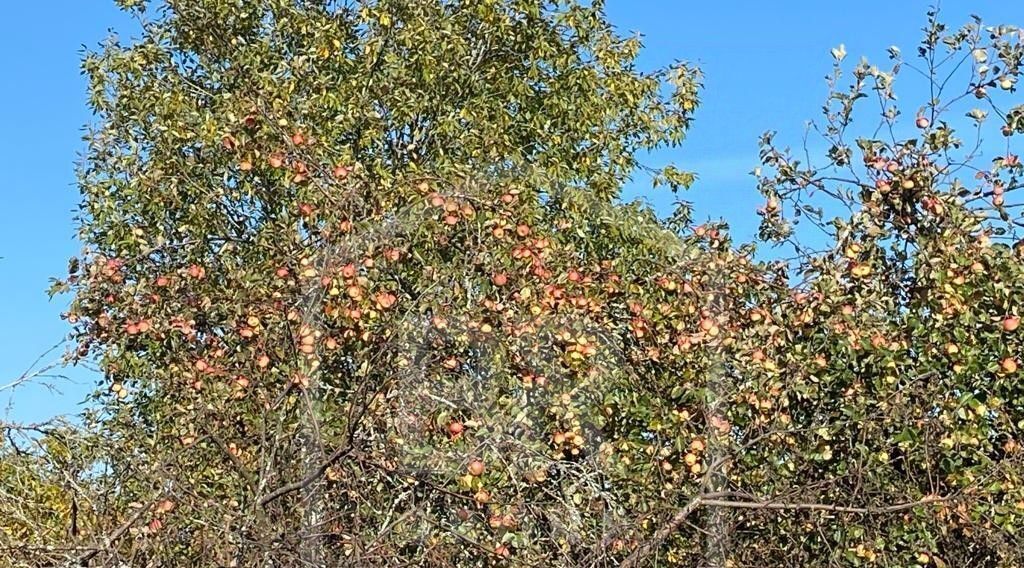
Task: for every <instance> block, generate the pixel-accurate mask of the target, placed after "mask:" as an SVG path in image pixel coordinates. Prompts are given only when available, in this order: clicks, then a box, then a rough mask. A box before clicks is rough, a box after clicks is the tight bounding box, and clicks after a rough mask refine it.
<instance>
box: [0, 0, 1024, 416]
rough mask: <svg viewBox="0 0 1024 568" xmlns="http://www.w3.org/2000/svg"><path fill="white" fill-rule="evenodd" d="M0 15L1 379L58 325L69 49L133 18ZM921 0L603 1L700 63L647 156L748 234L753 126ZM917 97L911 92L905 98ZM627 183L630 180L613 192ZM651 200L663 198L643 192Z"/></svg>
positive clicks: (796, 110)
mask: <svg viewBox="0 0 1024 568" xmlns="http://www.w3.org/2000/svg"><path fill="white" fill-rule="evenodd" d="M5 4H6V5H5V6H4V18H2V20H0V69H2V70H3V80H2V81H0V87H2V88H0V124H2V125H3V126H2V132H3V136H0V172H2V173H0V176H2V177H0V191H2V193H0V195H2V196H3V201H2V202H0V203H2V205H0V386H2V385H4V384H6V383H7V381H8V379H9V378H13V377H15V376H17V375H19V374H20V373H21V372H22V371H23V370H24V368H25V367H26V366H28V365H29V364H30V363H31V362H32V361H33V360H34V359H35V357H36V356H37V355H38V354H39V353H41V352H42V351H44V350H45V349H46V348H48V347H49V346H51V345H53V344H54V343H56V342H57V341H58V340H59V339H60V338H61V337H62V336H63V335H64V334H65V333H66V331H67V328H66V326H65V324H64V323H63V322H62V321H61V320H60V319H59V317H58V316H59V313H60V312H61V311H62V310H63V309H64V307H65V305H66V300H55V301H53V302H50V301H49V300H48V299H47V297H46V294H45V292H44V291H45V289H46V287H47V281H48V279H49V278H50V277H51V276H54V275H61V274H62V273H63V271H64V270H65V267H66V262H67V258H68V257H69V256H71V255H73V254H75V253H76V252H77V250H78V245H77V244H76V243H75V242H74V234H73V225H72V216H73V210H74V207H75V205H76V203H77V201H78V196H77V192H76V189H75V186H74V161H75V160H76V158H77V152H78V150H79V149H81V148H82V142H81V132H82V130H81V126H82V125H83V124H85V123H86V122H87V121H88V120H89V114H88V112H87V110H86V107H85V83H84V80H83V78H82V77H81V75H80V74H79V66H78V63H79V57H80V51H81V48H82V46H83V45H85V46H95V45H96V44H97V43H98V42H99V41H100V40H101V39H102V38H104V37H105V36H106V35H107V34H108V32H109V30H111V29H113V30H115V31H117V32H118V33H119V34H120V35H121V36H122V37H130V36H131V35H132V34H133V33H134V32H135V30H136V26H135V25H134V23H133V22H132V21H130V20H129V19H128V18H126V17H125V16H124V15H123V14H122V13H120V12H118V11H117V9H116V8H115V7H114V5H113V2H112V0H55V1H52V2H29V1H25V0H10V1H9V2H6V3H5ZM1014 4H1016V2H1014V1H1012V0H958V1H950V0H947V1H945V2H943V3H942V12H943V14H944V17H943V19H944V20H945V21H946V22H947V23H949V24H950V25H953V26H958V25H960V24H962V23H963V22H965V21H966V19H967V17H968V15H969V14H971V13H977V14H979V15H981V16H982V17H984V18H985V20H986V21H987V22H990V23H1009V24H1024V14H1022V13H1021V12H1020V10H1019V8H1016V9H1015V8H1014V7H1013V6H1014ZM929 5H930V2H928V1H925V0H898V1H893V0H862V1H860V2H823V1H821V0H786V1H780V2H756V1H753V0H720V1H719V2H697V1H693V0H608V11H609V16H610V17H611V20H612V21H613V22H614V23H615V24H616V25H617V26H618V27H619V28H620V30H621V31H622V32H623V33H628V32H640V33H641V34H643V36H644V38H645V45H646V49H645V51H644V53H643V56H642V60H641V63H642V65H643V66H644V67H645V68H654V67H657V66H661V65H664V64H667V63H670V62H672V61H674V60H677V59H682V60H687V61H691V62H695V63H698V64H700V66H701V67H702V68H703V70H704V72H705V74H706V90H705V92H704V93H703V99H704V104H703V107H702V108H701V109H700V111H699V113H698V115H697V120H696V123H695V125H694V128H693V130H692V131H691V133H690V137H689V139H688V140H687V142H686V143H685V144H684V145H683V147H682V148H680V149H678V150H674V151H673V152H671V153H662V154H660V155H658V156H656V157H655V159H656V160H665V159H672V160H673V161H675V162H676V163H678V164H679V165H681V166H683V167H684V168H686V169H690V170H695V171H697V172H698V174H699V175H700V181H699V183H698V185H697V187H696V188H695V189H694V190H693V191H691V192H690V193H689V194H688V195H687V196H686V198H687V199H690V200H692V201H694V202H695V204H696V206H697V209H696V210H697V215H698V217H700V218H704V217H713V218H720V217H724V218H725V219H727V220H729V221H730V222H731V223H732V224H733V228H734V233H735V234H736V235H737V236H738V237H739V238H740V239H743V238H749V237H750V236H751V235H752V234H753V231H754V228H755V224H756V216H755V215H754V209H755V208H756V207H757V205H758V203H759V201H760V198H759V196H758V194H757V192H756V191H755V190H754V184H753V183H752V181H751V179H750V178H749V177H748V176H747V175H746V173H747V172H749V171H750V170H751V169H753V167H755V166H756V165H757V138H758V136H759V135H760V134H761V133H762V132H764V131H765V130H769V129H774V130H779V131H780V132H781V133H782V134H783V137H782V139H784V140H788V141H794V142H795V141H797V140H798V139H799V136H800V134H801V133H802V128H803V123H804V121H805V120H806V119H808V118H814V117H816V114H817V113H818V110H819V108H820V106H821V103H822V101H823V97H824V95H825V92H826V88H825V83H824V81H823V77H824V75H825V74H826V73H828V72H829V70H830V65H831V58H830V56H829V49H830V48H832V47H834V46H836V45H838V44H839V43H844V44H845V45H846V48H847V51H848V52H849V54H850V59H852V60H854V61H856V59H857V58H858V57H859V56H861V55H867V56H868V57H869V58H871V59H874V60H876V61H879V62H880V63H881V62H883V61H884V56H885V49H886V48H887V47H888V46H889V45H898V46H900V47H902V48H903V49H904V52H905V53H907V54H908V56H909V55H910V53H911V52H912V49H913V47H914V46H915V45H916V43H917V42H918V41H919V38H920V31H919V30H920V28H921V26H922V25H923V24H924V13H925V10H926V8H927V7H928V6H929ZM909 103H910V104H911V105H914V106H916V105H918V104H920V101H909ZM627 193H628V194H630V195H635V194H636V193H637V190H636V189H633V190H631V191H630V192H627ZM648 200H649V201H651V202H652V203H654V204H655V205H656V206H658V207H659V208H661V209H662V210H664V208H665V206H666V204H668V203H670V201H671V199H670V198H668V196H666V195H651V196H648ZM71 375H72V376H73V377H74V378H77V379H78V380H79V381H80V383H79V384H78V385H77V386H68V385H64V387H63V391H64V394H63V395H53V394H50V393H48V392H47V391H45V390H42V389H27V390H24V391H20V392H18V393H17V394H16V397H15V400H14V405H13V410H11V411H10V413H9V414H8V410H7V406H8V397H7V396H6V395H4V394H3V393H0V420H3V419H5V418H7V417H10V418H18V419H26V420H36V419H40V418H44V417H48V416H52V415H54V414H56V413H66V412H73V411H74V410H75V409H76V408H77V404H78V403H79V402H80V401H81V400H82V399H83V398H84V396H85V393H86V392H88V390H90V389H91V388H92V386H93V384H94V382H93V381H94V380H95V378H94V377H91V376H90V375H89V374H88V373H86V372H82V371H72V372H71Z"/></svg>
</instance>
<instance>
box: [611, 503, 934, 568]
mask: <svg viewBox="0 0 1024 568" xmlns="http://www.w3.org/2000/svg"><path fill="white" fill-rule="evenodd" d="M721 495H722V494H719V493H708V494H705V495H700V496H697V497H694V498H693V499H691V500H690V502H689V503H687V504H686V506H685V507H683V508H682V509H680V510H679V511H678V512H677V513H676V514H675V515H673V516H672V518H671V519H669V522H668V523H666V524H665V526H663V527H661V528H660V529H658V531H657V532H655V533H654V536H652V537H651V538H650V539H649V540H647V541H646V542H644V543H643V544H641V545H640V546H638V547H637V549H636V550H634V551H633V553H632V554H630V555H629V556H628V557H627V558H626V559H625V560H624V561H623V562H622V564H621V565H620V566H621V568H635V567H636V566H638V565H639V563H640V562H641V561H642V560H643V559H644V558H647V557H648V556H650V554H651V553H652V552H654V551H655V550H657V549H658V548H659V547H660V546H661V544H662V543H663V542H665V540H666V539H668V537H670V536H672V534H673V533H674V532H676V531H677V530H678V529H679V527H680V526H682V524H683V523H684V522H686V519H687V518H688V517H689V516H690V515H691V514H692V513H693V512H694V511H696V510H697V509H699V508H701V507H710V508H715V507H718V508H726V509H760V510H775V511H826V512H832V513H848V514H857V515H881V514H889V513H898V512H901V511H906V510H908V509H914V508H916V507H920V506H923V505H930V504H933V503H941V502H944V501H946V500H947V499H948V497H942V496H938V495H930V496H927V497H924V498H921V499H918V500H916V501H908V502H905V503H896V504H893V505H884V506H878V507H876V506H866V507H854V506H849V505H837V504H830V503H784V502H778V501H732V500H727V499H718V498H716V497H718V496H721Z"/></svg>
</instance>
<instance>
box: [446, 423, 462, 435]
mask: <svg viewBox="0 0 1024 568" xmlns="http://www.w3.org/2000/svg"><path fill="white" fill-rule="evenodd" d="M464 430H465V426H463V425H462V422H459V421H458V420H455V421H453V422H452V423H451V424H449V425H448V433H449V434H451V435H452V437H453V438H454V437H455V436H458V435H459V434H462V432H463V431H464Z"/></svg>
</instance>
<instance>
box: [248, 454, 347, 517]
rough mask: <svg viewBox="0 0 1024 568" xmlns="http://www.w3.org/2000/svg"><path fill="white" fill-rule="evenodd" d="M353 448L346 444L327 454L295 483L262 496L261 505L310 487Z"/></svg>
mask: <svg viewBox="0 0 1024 568" xmlns="http://www.w3.org/2000/svg"><path fill="white" fill-rule="evenodd" d="M352 449H353V448H352V446H351V445H345V446H342V447H340V448H338V449H337V450H335V451H334V453H332V454H331V455H329V456H327V459H326V460H324V461H323V463H321V464H320V465H319V466H318V467H317V468H316V469H314V470H313V471H311V472H309V475H307V476H306V477H303V478H302V479H300V480H299V481H296V482H295V483H289V484H288V485H283V486H281V487H278V488H277V489H275V490H273V491H271V492H270V493H268V494H266V495H264V496H263V497H261V498H260V500H259V501H258V504H259V506H260V507H266V506H267V505H269V504H270V503H271V502H273V501H275V500H276V499H279V498H281V497H284V496H285V495H287V494H289V493H292V492H295V491H300V490H302V489H305V488H306V487H309V486H310V485H311V484H312V483H313V482H315V481H316V480H317V479H320V477H321V476H322V475H323V474H324V473H325V472H326V471H327V468H329V467H331V465H332V464H333V463H334V462H336V461H338V460H340V459H341V458H343V457H345V456H346V455H348V454H349V452H351V451H352Z"/></svg>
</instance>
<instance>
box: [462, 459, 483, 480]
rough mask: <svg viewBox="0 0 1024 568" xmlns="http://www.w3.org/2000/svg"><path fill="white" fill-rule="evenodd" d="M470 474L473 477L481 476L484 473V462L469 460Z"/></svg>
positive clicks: (468, 469)
mask: <svg viewBox="0 0 1024 568" xmlns="http://www.w3.org/2000/svg"><path fill="white" fill-rule="evenodd" d="M466 470H467V471H469V474H470V475H472V476H473V477H480V476H481V475H483V474H484V462H482V461H480V460H473V461H471V462H469V466H468V467H467V468H466Z"/></svg>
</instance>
